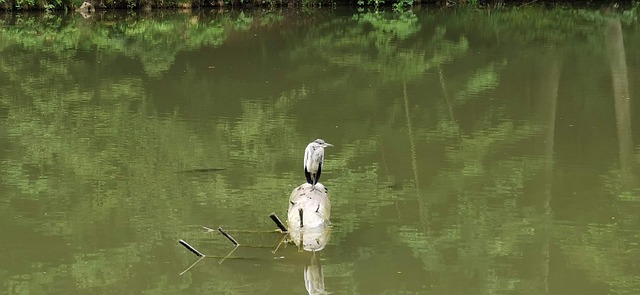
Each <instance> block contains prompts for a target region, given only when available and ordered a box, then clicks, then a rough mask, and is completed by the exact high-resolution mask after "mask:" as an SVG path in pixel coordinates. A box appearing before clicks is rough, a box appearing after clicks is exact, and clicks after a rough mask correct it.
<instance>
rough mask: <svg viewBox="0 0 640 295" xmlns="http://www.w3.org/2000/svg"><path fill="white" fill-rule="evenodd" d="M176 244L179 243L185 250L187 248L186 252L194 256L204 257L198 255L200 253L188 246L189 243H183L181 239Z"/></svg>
mask: <svg viewBox="0 0 640 295" xmlns="http://www.w3.org/2000/svg"><path fill="white" fill-rule="evenodd" d="M178 242H179V243H180V245H182V246H184V247H185V248H187V250H189V251H191V252H192V253H193V254H196V256H198V257H204V254H202V253H200V251H198V249H196V248H194V247H193V246H191V245H189V243H187V242H185V241H184V240H182V239H181V240H179V241H178Z"/></svg>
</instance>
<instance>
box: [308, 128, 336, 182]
mask: <svg viewBox="0 0 640 295" xmlns="http://www.w3.org/2000/svg"><path fill="white" fill-rule="evenodd" d="M330 146H333V145H332V144H330V143H327V142H324V140H322V139H316V140H314V141H312V142H311V143H309V144H308V145H307V148H306V149H305V150H304V175H305V176H306V177H307V182H308V183H310V184H312V185H315V184H316V183H318V181H319V180H320V173H322V161H323V160H324V148H326V147H330Z"/></svg>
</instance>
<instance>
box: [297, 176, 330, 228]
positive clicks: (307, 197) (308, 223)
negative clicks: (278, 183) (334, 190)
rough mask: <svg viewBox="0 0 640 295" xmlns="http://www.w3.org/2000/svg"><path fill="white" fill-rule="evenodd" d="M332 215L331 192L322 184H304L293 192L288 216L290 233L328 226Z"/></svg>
mask: <svg viewBox="0 0 640 295" xmlns="http://www.w3.org/2000/svg"><path fill="white" fill-rule="evenodd" d="M330 215H331V201H330V200H329V191H328V190H327V189H326V188H325V187H324V185H322V183H316V184H315V185H311V184H309V183H303V184H301V185H299V186H298V187H296V188H295V189H293V191H292V192H291V196H290V197H289V211H288V216H287V223H288V225H289V230H290V231H291V230H294V229H300V228H303V227H318V226H325V225H328V224H330V222H329V217H330Z"/></svg>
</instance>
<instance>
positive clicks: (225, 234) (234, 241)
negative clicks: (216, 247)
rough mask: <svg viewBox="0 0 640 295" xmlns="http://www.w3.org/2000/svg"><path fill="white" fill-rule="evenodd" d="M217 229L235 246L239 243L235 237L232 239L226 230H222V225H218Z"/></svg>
mask: <svg viewBox="0 0 640 295" xmlns="http://www.w3.org/2000/svg"><path fill="white" fill-rule="evenodd" d="M218 231H219V232H220V233H221V234H222V235H223V236H225V237H226V238H227V239H229V241H231V243H233V244H234V245H236V246H238V245H239V243H238V241H236V239H234V238H233V237H232V236H230V235H229V233H227V232H226V231H224V230H223V229H222V227H218Z"/></svg>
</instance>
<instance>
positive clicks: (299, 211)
mask: <svg viewBox="0 0 640 295" xmlns="http://www.w3.org/2000/svg"><path fill="white" fill-rule="evenodd" d="M298 213H299V214H300V228H302V227H303V226H304V223H303V222H302V213H303V211H302V208H300V209H298Z"/></svg>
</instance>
